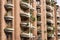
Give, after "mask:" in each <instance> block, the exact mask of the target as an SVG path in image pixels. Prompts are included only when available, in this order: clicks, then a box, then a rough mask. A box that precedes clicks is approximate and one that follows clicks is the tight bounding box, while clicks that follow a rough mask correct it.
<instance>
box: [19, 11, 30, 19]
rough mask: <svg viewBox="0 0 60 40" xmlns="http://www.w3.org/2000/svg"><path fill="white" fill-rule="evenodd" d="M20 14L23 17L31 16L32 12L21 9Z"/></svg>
mask: <svg viewBox="0 0 60 40" xmlns="http://www.w3.org/2000/svg"><path fill="white" fill-rule="evenodd" d="M20 16H21V17H26V18H29V17H30V13H26V12H23V11H21V12H20Z"/></svg>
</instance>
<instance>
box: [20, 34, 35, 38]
mask: <svg viewBox="0 0 60 40" xmlns="http://www.w3.org/2000/svg"><path fill="white" fill-rule="evenodd" d="M21 37H26V38H34V37H35V36H33V34H32V33H21Z"/></svg>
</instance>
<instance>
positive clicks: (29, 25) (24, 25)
mask: <svg viewBox="0 0 60 40" xmlns="http://www.w3.org/2000/svg"><path fill="white" fill-rule="evenodd" d="M21 26H22V27H25V28H31V29H35V27H34V26H33V25H32V24H31V23H26V22H22V23H21Z"/></svg>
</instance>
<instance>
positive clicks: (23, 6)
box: [20, 1, 35, 10]
mask: <svg viewBox="0 0 60 40" xmlns="http://www.w3.org/2000/svg"><path fill="white" fill-rule="evenodd" d="M20 6H21V8H23V9H29V8H30V9H32V10H35V9H34V8H33V7H32V6H31V5H30V4H29V3H26V2H23V1H21V4H20Z"/></svg>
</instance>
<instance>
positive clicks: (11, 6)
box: [5, 4, 14, 9]
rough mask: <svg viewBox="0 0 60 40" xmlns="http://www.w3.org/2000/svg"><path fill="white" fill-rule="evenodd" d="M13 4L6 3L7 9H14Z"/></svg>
mask: <svg viewBox="0 0 60 40" xmlns="http://www.w3.org/2000/svg"><path fill="white" fill-rule="evenodd" d="M13 6H14V5H13V4H5V8H6V9H12V8H13Z"/></svg>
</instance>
